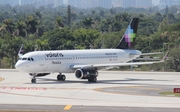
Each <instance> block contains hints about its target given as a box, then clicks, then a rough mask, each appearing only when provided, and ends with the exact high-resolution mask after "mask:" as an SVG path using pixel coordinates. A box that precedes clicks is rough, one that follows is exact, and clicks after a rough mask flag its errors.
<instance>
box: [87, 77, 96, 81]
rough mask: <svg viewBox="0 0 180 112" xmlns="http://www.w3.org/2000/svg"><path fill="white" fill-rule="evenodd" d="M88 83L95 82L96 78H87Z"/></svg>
mask: <svg viewBox="0 0 180 112" xmlns="http://www.w3.org/2000/svg"><path fill="white" fill-rule="evenodd" d="M88 82H97V77H90V78H88Z"/></svg>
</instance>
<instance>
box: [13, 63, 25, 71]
mask: <svg viewBox="0 0 180 112" xmlns="http://www.w3.org/2000/svg"><path fill="white" fill-rule="evenodd" d="M15 68H16V69H17V70H18V71H23V68H24V66H23V64H22V63H21V62H19V61H18V62H17V63H16V64H15Z"/></svg>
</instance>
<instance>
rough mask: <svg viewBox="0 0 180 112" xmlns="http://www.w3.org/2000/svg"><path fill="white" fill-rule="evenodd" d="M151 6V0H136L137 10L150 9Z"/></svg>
mask: <svg viewBox="0 0 180 112" xmlns="http://www.w3.org/2000/svg"><path fill="white" fill-rule="evenodd" d="M151 6H152V0H136V7H138V8H150V7H151Z"/></svg>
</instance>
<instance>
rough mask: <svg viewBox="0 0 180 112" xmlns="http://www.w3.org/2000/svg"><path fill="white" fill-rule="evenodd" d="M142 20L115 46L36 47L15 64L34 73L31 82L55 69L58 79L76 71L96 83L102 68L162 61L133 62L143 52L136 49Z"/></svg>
mask: <svg viewBox="0 0 180 112" xmlns="http://www.w3.org/2000/svg"><path fill="white" fill-rule="evenodd" d="M138 23H139V18H133V19H132V21H131V22H130V24H129V25H128V28H127V30H126V31H125V33H124V35H123V37H122V38H121V40H120V42H119V44H118V45H117V47H116V48H114V49H85V50H48V51H33V52H29V53H26V54H24V55H19V56H20V59H19V60H18V61H17V63H16V64H15V68H16V69H17V70H18V71H20V72H25V73H29V75H31V76H32V79H31V83H36V77H40V76H46V75H49V74H51V73H59V74H58V75H57V80H58V81H65V80H66V76H65V75H64V74H62V73H74V74H75V77H76V78H78V79H87V80H88V82H94V83H95V82H97V77H98V75H99V73H98V70H100V69H111V68H113V67H119V66H137V65H144V64H153V63H160V62H163V61H164V58H163V59H162V60H161V61H152V62H131V63H129V61H131V60H133V59H136V58H137V57H139V56H141V55H143V53H141V51H139V50H135V49H134V46H135V39H136V35H137V29H138ZM21 48H22V47H21Z"/></svg>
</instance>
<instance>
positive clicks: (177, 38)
mask: <svg viewBox="0 0 180 112" xmlns="http://www.w3.org/2000/svg"><path fill="white" fill-rule="evenodd" d="M177 10H178V7H177V6H173V7H166V9H162V10H159V9H158V7H151V8H149V9H142V8H119V7H117V8H111V9H105V8H101V7H97V8H93V9H78V8H76V7H73V6H59V7H58V8H53V6H52V5H48V6H47V7H43V6H41V7H39V8H36V6H34V5H24V6H15V7H11V6H10V5H4V6H0V62H1V63H0V67H4V68H10V67H11V68H13V67H14V64H15V62H16V61H17V59H18V57H17V53H18V51H19V48H20V45H21V44H22V43H24V53H27V52H29V51H34V50H63V49H89V48H115V47H116V45H117V44H118V43H119V41H120V39H121V37H122V36H123V34H124V32H125V30H126V28H127V26H128V25H129V22H130V21H131V20H132V18H133V17H139V18H140V22H139V27H138V34H137V39H136V43H137V44H136V46H135V47H136V48H137V49H138V50H141V51H142V52H159V51H163V47H164V49H165V51H167V47H168V45H170V46H171V49H172V51H171V53H170V55H169V60H168V61H167V62H166V63H164V64H165V68H166V69H167V71H180V70H179V61H178V60H179V57H180V56H179V52H178V51H179V49H180V48H179V43H180V23H179V18H180V14H176V12H177ZM69 26H70V27H69ZM164 43H167V44H166V45H165V46H163V44H164ZM161 66H162V65H159V64H156V65H152V66H151V65H149V66H141V69H140V68H137V69H136V70H148V71H149V70H152V69H153V70H154V71H160V70H161ZM121 69H125V70H127V69H129V68H128V67H124V68H121Z"/></svg>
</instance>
